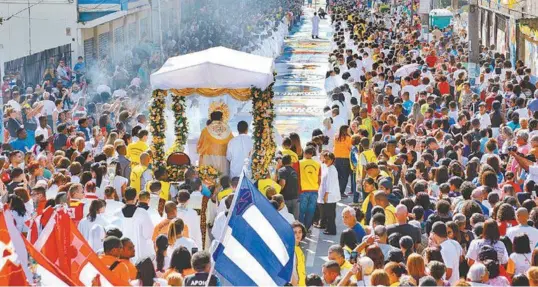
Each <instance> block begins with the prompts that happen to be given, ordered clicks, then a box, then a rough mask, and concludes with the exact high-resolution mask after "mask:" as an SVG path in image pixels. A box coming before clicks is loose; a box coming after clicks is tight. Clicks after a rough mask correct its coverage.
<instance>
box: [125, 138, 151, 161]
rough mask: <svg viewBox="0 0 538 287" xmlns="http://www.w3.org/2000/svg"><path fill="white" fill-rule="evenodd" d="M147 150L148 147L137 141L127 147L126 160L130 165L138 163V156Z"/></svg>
mask: <svg viewBox="0 0 538 287" xmlns="http://www.w3.org/2000/svg"><path fill="white" fill-rule="evenodd" d="M148 149H149V145H148V144H147V143H145V142H143V141H137V142H135V143H130V144H129V145H128V146H127V155H126V156H127V158H128V159H129V160H130V161H131V164H132V165H137V164H139V163H140V155H141V154H142V153H143V152H145V151H147V150H148Z"/></svg>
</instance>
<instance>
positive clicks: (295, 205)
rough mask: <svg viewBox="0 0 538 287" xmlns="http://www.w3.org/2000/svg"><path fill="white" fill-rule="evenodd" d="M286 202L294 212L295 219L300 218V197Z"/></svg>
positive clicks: (290, 211)
mask: <svg viewBox="0 0 538 287" xmlns="http://www.w3.org/2000/svg"><path fill="white" fill-rule="evenodd" d="M284 203H285V204H286V207H287V208H288V212H289V213H291V214H293V217H295V219H297V218H299V199H289V200H284Z"/></svg>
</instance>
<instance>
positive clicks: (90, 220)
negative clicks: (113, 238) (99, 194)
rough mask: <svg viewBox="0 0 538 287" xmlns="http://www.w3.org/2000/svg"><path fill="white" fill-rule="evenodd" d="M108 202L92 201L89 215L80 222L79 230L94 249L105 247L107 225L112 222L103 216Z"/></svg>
mask: <svg viewBox="0 0 538 287" xmlns="http://www.w3.org/2000/svg"><path fill="white" fill-rule="evenodd" d="M105 207H106V202H105V201H104V200H102V199H96V200H94V201H92V202H91V203H90V210H89V212H88V215H87V216H86V217H84V218H83V219H82V220H81V221H80V222H79V223H78V230H79V231H80V233H81V234H82V236H84V238H86V240H87V241H88V243H89V244H90V246H91V247H92V249H93V250H94V251H98V250H99V249H101V248H103V239H105V227H106V226H108V225H109V224H110V223H109V222H108V220H107V219H106V218H105V217H103V216H102V214H103V213H104V212H105Z"/></svg>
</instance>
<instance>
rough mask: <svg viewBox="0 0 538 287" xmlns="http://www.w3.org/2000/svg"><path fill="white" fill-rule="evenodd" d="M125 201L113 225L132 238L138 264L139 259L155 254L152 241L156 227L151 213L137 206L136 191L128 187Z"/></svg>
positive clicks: (115, 215) (116, 213)
mask: <svg viewBox="0 0 538 287" xmlns="http://www.w3.org/2000/svg"><path fill="white" fill-rule="evenodd" d="M125 201H126V204H125V206H124V207H123V208H121V209H119V210H117V211H116V212H115V213H114V217H115V219H114V222H113V223H112V224H113V225H115V226H117V227H118V228H119V229H120V230H121V231H122V232H123V236H124V237H128V238H130V239H131V240H132V242H133V243H134V246H135V254H136V255H135V258H134V261H135V262H136V261H138V259H142V258H145V257H149V256H153V255H154V254H155V251H154V250H155V249H154V248H153V241H152V239H151V236H152V235H153V229H154V226H153V222H152V221H151V217H150V215H149V213H148V212H147V211H146V210H145V209H143V208H140V207H137V206H136V189H134V188H132V187H128V188H127V189H126V190H125Z"/></svg>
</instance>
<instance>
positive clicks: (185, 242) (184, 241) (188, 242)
mask: <svg viewBox="0 0 538 287" xmlns="http://www.w3.org/2000/svg"><path fill="white" fill-rule="evenodd" d="M180 246H184V247H185V248H187V250H189V252H191V254H192V248H193V247H195V248H200V247H199V246H198V245H196V242H194V240H192V239H190V238H187V237H181V238H180V239H177V240H176V242H175V243H174V245H173V246H168V249H167V250H166V254H172V252H174V250H176V248H178V247H180ZM199 250H200V249H199Z"/></svg>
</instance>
